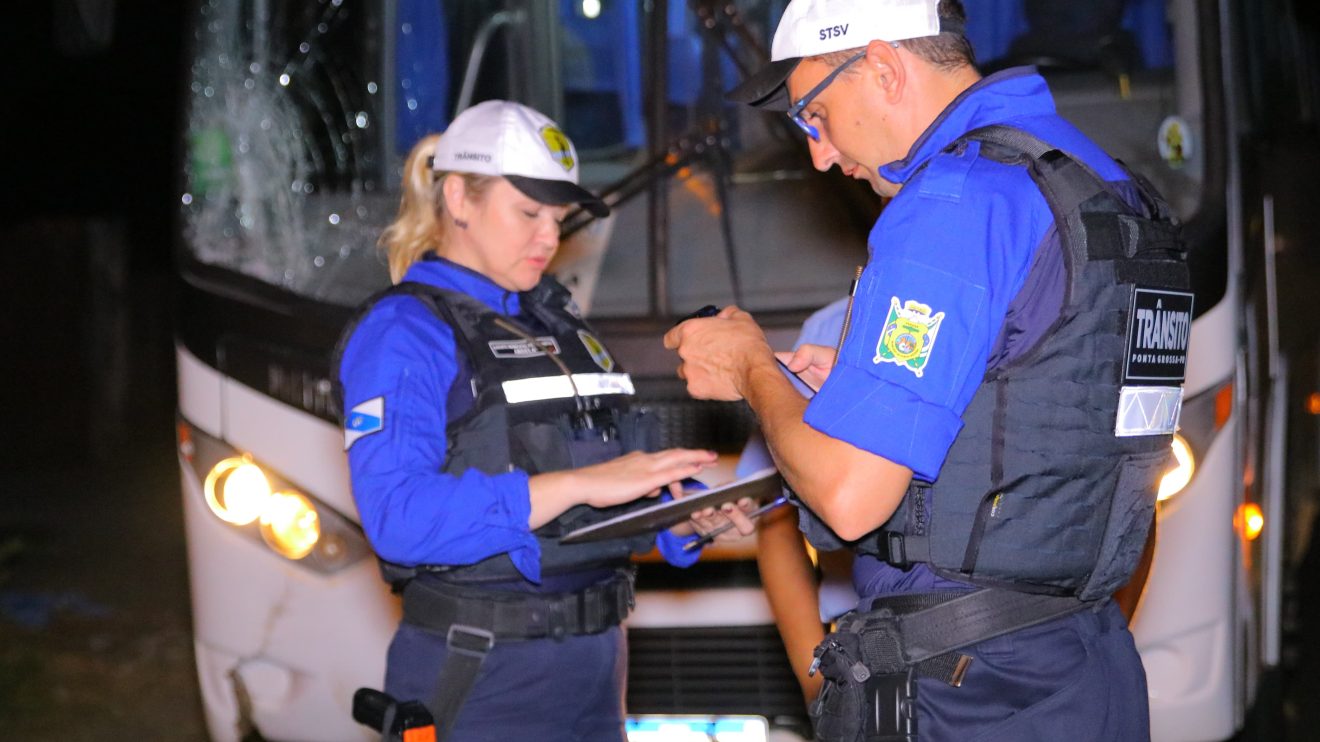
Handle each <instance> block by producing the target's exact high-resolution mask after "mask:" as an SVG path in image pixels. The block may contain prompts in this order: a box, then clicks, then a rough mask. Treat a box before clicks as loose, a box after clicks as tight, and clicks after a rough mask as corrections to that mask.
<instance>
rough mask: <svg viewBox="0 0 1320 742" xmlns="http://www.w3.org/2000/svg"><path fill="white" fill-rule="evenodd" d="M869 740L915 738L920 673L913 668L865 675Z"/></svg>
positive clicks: (893, 741)
mask: <svg viewBox="0 0 1320 742" xmlns="http://www.w3.org/2000/svg"><path fill="white" fill-rule="evenodd" d="M866 698H867V700H868V701H869V708H868V711H869V712H870V713H869V714H867V717H868V718H867V720H866V726H867V729H866V736H865V739H866V741H867V742H916V740H917V677H916V673H915V672H914V670H913V668H908V669H907V670H905V671H903V672H896V673H886V674H883V675H882V674H873V675H871V677H869V678H867V679H866Z"/></svg>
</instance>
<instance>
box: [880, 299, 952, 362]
mask: <svg viewBox="0 0 1320 742" xmlns="http://www.w3.org/2000/svg"><path fill="white" fill-rule="evenodd" d="M943 321H944V312H936V313H935V314H931V313H930V307H928V306H926V305H925V304H922V303H920V302H916V301H912V300H911V299H909V300H908V301H907V302H906V303H903V304H900V303H899V299H898V297H897V296H894V297H891V298H890V300H889V316H888V317H886V318H885V326H884V329H883V330H881V331H880V340H879V341H878V342H876V344H875V357H874V358H872V359H871V362H872V363H874V364H876V365H879V364H881V363H892V364H894V365H896V366H902V367H903V368H906V369H907V370H909V371H911V372H912V373H914V374H916V375H917V376H918V377H920V376H921V375H922V374H924V373H925V372H926V362H927V361H929V360H930V352H931V350H932V349H934V347H935V338H936V336H937V335H938V334H939V331H940V323H941V322H943Z"/></svg>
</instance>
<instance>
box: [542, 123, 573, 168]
mask: <svg viewBox="0 0 1320 742" xmlns="http://www.w3.org/2000/svg"><path fill="white" fill-rule="evenodd" d="M541 141H543V142H545V146H546V149H548V150H550V156H551V157H553V158H555V161H556V162H558V163H559V164H560V165H563V166H564V169H565V170H570V171H571V170H572V169H573V145H572V144H570V143H569V141H568V137H567V136H565V135H564V132H562V131H560V130H559V129H558V128H556V127H553V126H543V127H541Z"/></svg>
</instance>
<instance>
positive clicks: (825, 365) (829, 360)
mask: <svg viewBox="0 0 1320 742" xmlns="http://www.w3.org/2000/svg"><path fill="white" fill-rule="evenodd" d="M834 355H835V350H834V348H831V347H829V346H827V345H812V344H810V343H804V344H803V345H801V346H799V347H798V349H797V350H795V351H793V352H792V353H788V352H785V351H779V352H777V353H775V357H776V358H778V359H779V360H780V361H782V362H783V364H784V365H785V366H787V367H788V370H789V371H792V372H793V373H795V374H797V377H798V378H799V379H801V380H802V382H803V383H804V384H806V385H807V386H809V387H811V388H812V389H815V390H816V391H820V387H821V384H824V383H825V379H827V378H829V375H830V370H831V369H833V368H834Z"/></svg>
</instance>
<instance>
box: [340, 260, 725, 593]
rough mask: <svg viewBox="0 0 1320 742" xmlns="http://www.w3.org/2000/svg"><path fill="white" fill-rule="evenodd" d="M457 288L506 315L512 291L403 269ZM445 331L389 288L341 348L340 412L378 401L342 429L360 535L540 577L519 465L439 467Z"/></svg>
mask: <svg viewBox="0 0 1320 742" xmlns="http://www.w3.org/2000/svg"><path fill="white" fill-rule="evenodd" d="M404 280H405V281H415V282H418V283H424V284H427V285H430V286H436V287H438V288H442V289H449V290H453V291H461V292H463V293H465V294H467V295H469V296H472V297H473V298H475V299H477V300H479V301H481V302H482V303H483V304H485V305H486V306H488V307H490V308H491V309H493V310H495V311H497V312H500V313H502V314H505V315H509V316H515V315H517V314H519V312H520V311H521V307H520V305H519V297H518V294H517V293H515V292H510V291H507V290H505V289H503V288H501V287H499V286H497V285H496V284H495V283H493V282H491V280H490V279H488V278H486V277H485V276H483V275H481V274H479V273H476V272H474V271H471V270H468V269H466V268H464V267H462V266H459V265H457V264H455V263H452V262H450V261H448V260H443V259H427V260H422V261H419V262H417V263H415V264H414V265H413V266H412V267H411V268H409V269H408V272H407V274H406V275H405V276H404ZM462 363H463V361H462V359H461V357H460V351H459V350H458V349H457V346H456V343H455V341H454V334H453V331H452V330H451V329H450V327H449V326H448V325H447V324H445V323H444V322H441V321H440V320H439V319H438V318H437V317H436V316H435V315H433V314H432V313H431V311H430V310H428V309H427V308H426V307H425V306H424V305H423V304H422V303H421V302H419V301H417V300H416V299H413V298H411V297H406V296H392V297H388V298H385V299H383V300H381V301H380V302H378V303H377V304H376V305H375V306H374V307H372V309H371V311H370V312H369V313H368V314H367V316H366V317H364V318H363V319H362V321H361V322H360V323H359V324H358V326H357V329H356V330H355V331H354V333H353V336H352V338H351V339H350V340H349V342H348V344H347V346H346V347H345V349H344V357H343V361H342V362H341V365H340V379H341V380H342V382H343V386H344V409H345V410H346V411H348V412H349V414H348V415H346V417H348V418H349V419H350V420H351V418H352V414H351V413H352V411H353V410H354V409H355V408H361V409H373V411H374V409H379V410H380V413H381V414H380V415H379V422H378V423H376V424H373V425H372V426H370V429H368V430H367V431H366V432H363V431H362V430H346V431H345V432H346V442H347V444H348V463H349V470H350V472H351V475H352V480H353V496H354V499H355V500H356V501H357V506H358V513H359V515H360V517H361V519H362V527H363V529H364V530H365V532H366V535H367V538H368V540H370V542H371V545H372V547H373V548H374V549H375V550H376V553H377V554H378V555H380V557H381V558H382V559H384V560H386V561H388V562H393V563H395V564H402V565H407V566H413V565H419V564H445V565H464V564H474V563H476V562H479V561H481V560H483V559H486V558H487V557H491V556H495V555H497V554H501V553H506V552H507V553H508V554H509V557H510V558H511V559H512V560H513V563H514V565H515V566H516V567H517V568H518V571H519V572H520V573H522V575H523V576H524V577H526V578H527V579H528V580H529V581H531V582H533V583H540V582H541V549H540V546H539V545H538V543H537V541H536V537H535V536H534V535H533V534H532V532H531V529H530V527H529V526H528V517H529V516H530V514H531V500H530V496H529V494H528V489H527V479H528V475H527V473H526V472H523V471H519V470H514V471H510V472H506V473H500V474H486V473H484V472H481V471H477V470H475V469H470V470H468V471H466V472H464V473H462V474H458V475H455V474H448V473H445V472H444V463H445V450H446V441H445V424H446V422H447V420H448V416H447V410H448V407H449V404H450V391H451V387H452V386H453V384H454V381H455V379H457V378H458V377H459V375H460V373H463V374H464V375H466V372H465V371H464V370H463V369H462V367H461V366H462ZM686 540H688V539H679V538H678V537H675V536H673V535H672V534H670V533H668V532H667V531H662V532H661V533H660V535H659V537H658V543H659V546H660V551H661V553H662V554H663V555H664V556H665V558H666V559H668V560H669V561H670V562H671V563H674V564H677V565H678V566H688V565H689V564H691V563H693V562H695V561H696V559H697V558H698V557H699V556H700V554H699V552H697V551H695V550H694V551H693V552H690V553H684V552H683V551H682V543H683V542H684V541H686Z"/></svg>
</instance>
